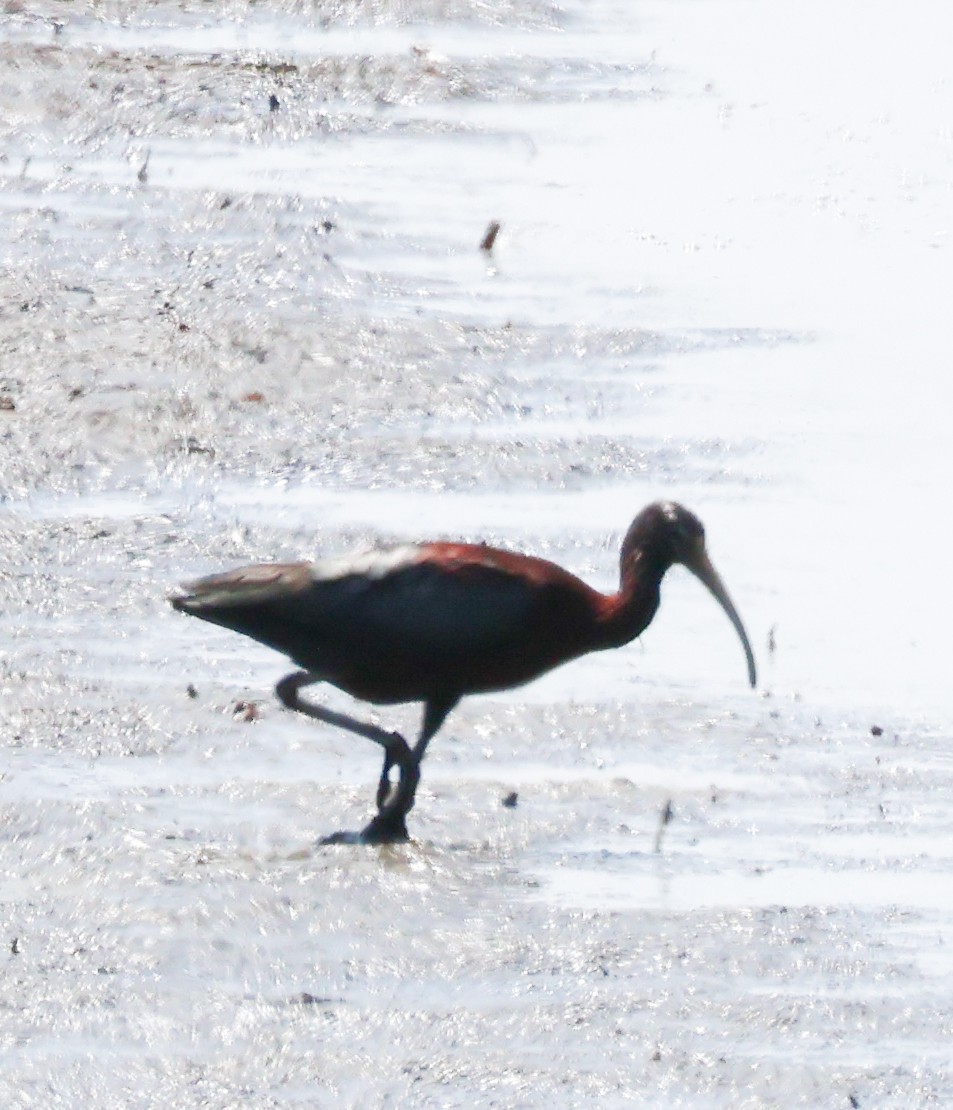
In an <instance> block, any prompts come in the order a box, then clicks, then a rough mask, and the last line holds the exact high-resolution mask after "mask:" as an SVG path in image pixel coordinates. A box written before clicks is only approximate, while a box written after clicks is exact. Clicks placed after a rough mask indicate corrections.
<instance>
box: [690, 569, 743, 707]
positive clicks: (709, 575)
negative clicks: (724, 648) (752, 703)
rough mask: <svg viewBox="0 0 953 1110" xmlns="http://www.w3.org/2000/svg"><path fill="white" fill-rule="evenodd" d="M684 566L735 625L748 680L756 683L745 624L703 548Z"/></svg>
mask: <svg viewBox="0 0 953 1110" xmlns="http://www.w3.org/2000/svg"><path fill="white" fill-rule="evenodd" d="M685 566H686V567H688V569H689V570H690V571H691V572H692V574H694V575H695V577H696V578H697V579H699V581H701V582H703V583H704V584H705V585H706V586H707V587H708V589H709V591H710V593H711V595H712V597H713V598H714V599H715V600H716V601H717V602H718V604H719V605H720V606H721V607H722V609H724V611H725V613H726V614H727V616H728V620H730V621H731V623H732V624H733V625H734V627H735V631H736V632H737V633H738V636H739V637H740V639H741V646H742V647H743V648H744V649H745V659H746V660H747V661H748V681H749V682H750V683H751V685H752V686H755V685H757V682H758V671H757V668H756V666H755V662H754V652H753V651H752V650H751V644H750V643H749V642H748V633H747V632H745V626H744V625H743V624H742V623H741V617H739V616H738V610H737V609H736V608H735V607H734V604H733V603H732V600H731V598H730V597H729V596H728V591H727V590H726V589H725V585H724V583H723V582H722V580H721V578H720V577H719V576H718V572H717V571H716V570H715V568H714V567H713V566H712V565H711V560H710V559H709V558H708V555H707V554H706V552H705V550H704V548H701V549H700V550H699V551H698V552H697V554H696V555H695V557H694V559H692V561H691V562H689V561H687V560H686V562H685Z"/></svg>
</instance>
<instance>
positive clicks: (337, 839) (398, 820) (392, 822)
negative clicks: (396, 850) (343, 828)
mask: <svg viewBox="0 0 953 1110" xmlns="http://www.w3.org/2000/svg"><path fill="white" fill-rule="evenodd" d="M408 840H410V836H409V835H408V833H407V822H406V821H405V820H404V815H403V814H402V813H393V812H392V813H388V812H386V811H384V812H383V813H378V814H377V816H376V817H374V818H373V819H372V820H371V821H370V822H369V823H368V824H367V825H366V826H365V827H364V828H363V829H361V831H360V832H336V833H331V835H330V836H323V837H322V838H321V839H320V840H319V841H318V844H319V845H321V846H322V847H323V846H324V845H326V844H406V843H407V841H408Z"/></svg>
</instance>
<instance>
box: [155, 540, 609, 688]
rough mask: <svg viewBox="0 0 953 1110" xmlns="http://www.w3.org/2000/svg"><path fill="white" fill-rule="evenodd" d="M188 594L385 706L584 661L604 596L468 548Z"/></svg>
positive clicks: (209, 583) (245, 573) (363, 561)
mask: <svg viewBox="0 0 953 1110" xmlns="http://www.w3.org/2000/svg"><path fill="white" fill-rule="evenodd" d="M185 590H186V591H187V592H186V594H185V595H184V596H182V597H178V598H175V599H174V600H173V604H174V605H175V606H176V608H178V609H181V610H183V611H185V612H188V613H191V614H192V615H194V616H197V617H200V618H202V619H203V620H207V621H211V622H212V623H214V624H220V625H223V626H225V627H226V628H232V629H234V630H235V631H238V632H242V633H244V634H245V635H247V636H250V637H252V638H253V639H255V640H258V641H259V642H261V643H264V644H267V645H268V646H270V647H273V648H276V649H277V650H278V651H281V652H284V653H285V654H287V655H289V656H290V657H291V658H292V659H294V660H295V662H296V663H297V664H298V665H299V666H301V667H304V668H305V669H306V670H309V671H312V672H314V673H316V674H320V675H323V676H324V677H325V678H327V680H328V681H330V682H332V683H334V684H335V685H337V686H339V687H341V688H342V689H344V690H346V691H348V692H349V693H351V694H354V695H355V696H357V697H360V698H363V699H365V700H367V701H374V702H400V701H416V700H424V699H426V698H428V697H431V696H433V695H434V694H435V693H441V694H443V693H447V692H450V691H452V692H455V693H456V694H458V695H463V694H466V693H472V692H476V691H480V690H492V689H500V688H504V687H509V686H514V685H518V684H520V683H522V682H527V681H529V680H530V679H532V678H535V677H536V676H537V675H538V674H540V673H542V671H544V670H547V669H549V667H551V666H554V665H556V664H557V663H559V662H562V661H564V659H568V658H572V657H573V655H576V654H579V650H577V648H578V647H579V646H580V645H579V644H577V642H576V641H577V640H579V638H580V636H581V634H582V632H583V631H584V629H583V625H584V624H585V623H586V621H587V620H588V619H589V618H590V617H591V614H592V610H593V605H594V599H596V598H598V597H599V595H597V594H595V592H594V591H592V590H590V589H589V588H588V587H587V586H585V585H584V584H583V583H582V582H580V581H579V580H578V579H577V578H575V577H574V576H572V575H570V574H568V573H567V572H566V571H563V570H561V569H560V568H559V567H557V566H555V565H554V564H552V563H549V562H547V561H545V560H542V559H533V558H528V557H526V556H520V555H514V554H510V553H508V552H502V551H498V550H496V549H494V548H488V547H480V546H475V545H468V544H428V545H421V546H413V547H403V548H394V549H390V550H387V551H381V552H373V553H371V554H369V555H363V556H358V557H356V558H353V559H331V560H325V561H320V562H317V563H290V564H272V565H262V566H253V567H244V568H241V569H239V570H235V571H231V572H228V573H226V574H219V575H213V576H211V577H209V578H203V579H200V580H199V581H197V582H192V583H190V584H189V585H188V586H186V587H185ZM583 650H584V648H583Z"/></svg>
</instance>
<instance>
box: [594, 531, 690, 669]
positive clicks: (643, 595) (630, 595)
mask: <svg viewBox="0 0 953 1110" xmlns="http://www.w3.org/2000/svg"><path fill="white" fill-rule="evenodd" d="M635 540H636V537H633V536H632V533H631V532H630V533H629V535H627V536H626V539H625V543H624V544H623V545H622V555H621V558H620V584H619V592H618V593H616V594H611V595H610V596H608V597H606V599H605V603H604V605H603V611H602V614H601V619H600V621H599V641H600V643H599V646H600V647H607V648H609V647H621V646H622V645H623V644H627V643H629V641H630V640H634V639H635V637H636V636H639V635H640V634H641V633H642V632H644V631H645V629H646V628H648V626H649V625H650V624H651V622H652V618H653V617H654V616H655V613H656V611H657V609H658V606H659V589H660V586H661V584H662V578H663V577H664V575H665V572H666V571H667V570H668V568H669V567H670V566H671V565H672V559H671V557H670V556H669V555H668V553H667V552H665V551H664V550H662V549H660V547H659V546H658V545H655V544H652V543H646V542H641V543H639V542H634V541H635Z"/></svg>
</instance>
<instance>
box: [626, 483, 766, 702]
mask: <svg viewBox="0 0 953 1110" xmlns="http://www.w3.org/2000/svg"><path fill="white" fill-rule="evenodd" d="M636 554H638V555H639V556H640V557H641V558H642V559H645V560H647V561H648V562H649V564H654V566H655V567H656V568H657V571H658V572H659V573H660V574H664V573H665V571H666V570H667V569H668V568H669V567H670V566H672V564H673V563H681V565H682V566H684V567H687V569H688V570H690V571H691V572H692V574H694V575H695V577H696V578H697V579H699V581H701V582H703V583H704V585H705V586H706V587H707V588H708V590H709V592H710V593H711V595H712V597H714V599H715V600H716V601H717V602H718V604H719V605H720V606H721V607H722V609H723V610H724V611H725V614H726V615H727V617H728V619H729V620H730V621H731V623H732V625H733V626H734V629H735V631H736V632H737V633H738V636H739V638H740V640H741V644H742V647H743V648H744V652H745V659H746V661H747V664H748V681H749V682H750V683H751V685H752V686H754V685H755V684H756V683H757V669H756V667H755V661H754V653H753V652H752V650H751V644H750V642H749V641H748V634H747V633H746V632H745V627H744V625H743V624H742V623H741V617H739V616H738V611H737V610H736V609H735V607H734V604H733V603H732V600H731V598H730V597H729V595H728V591H727V590H726V589H725V586H724V583H723V582H722V580H721V578H720V576H719V575H718V572H717V571H716V570H715V568H714V567H713V566H712V563H711V560H710V559H709V558H708V551H707V550H706V548H705V529H704V526H703V525H702V522H701V521H700V520H699V519H698V517H697V516H695V514H694V513H693V512H690V511H689V510H688V509H686V508H685V506H684V505H679V504H677V503H676V502H675V501H656V502H654V503H653V504H651V505H647V506H646V507H645V508H644V509H643V510H642V511H641V512H640V513H639V515H638V516H637V517H636V518H635V520H633V521H632V525H631V527H630V528H629V531H628V533H627V534H626V537H625V542H624V543H623V545H622V560H623V568H624V567H625V565H626V563H627V562H628V561H630V560H632V559H633V557H634V556H635V555H636Z"/></svg>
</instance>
